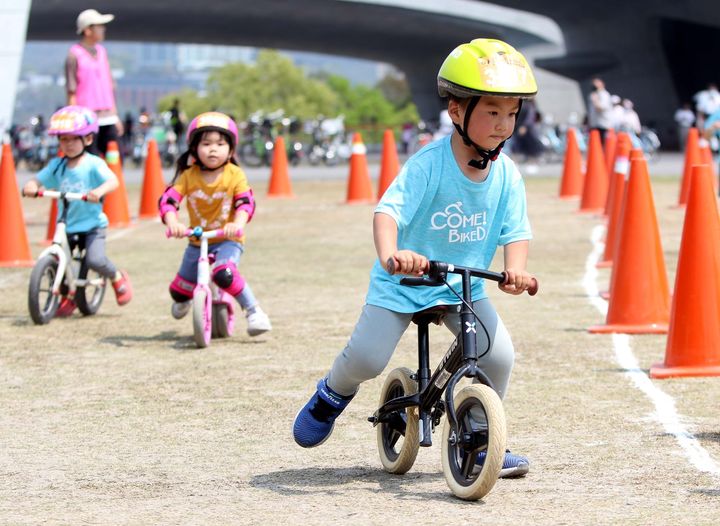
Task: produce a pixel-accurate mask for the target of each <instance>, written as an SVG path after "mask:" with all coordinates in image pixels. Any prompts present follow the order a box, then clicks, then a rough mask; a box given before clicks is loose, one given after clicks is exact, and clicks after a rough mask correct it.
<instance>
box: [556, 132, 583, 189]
mask: <svg viewBox="0 0 720 526" xmlns="http://www.w3.org/2000/svg"><path fill="white" fill-rule="evenodd" d="M582 186H583V176H582V156H581V155H580V148H579V147H578V143H577V137H575V129H574V128H569V129H568V131H567V136H566V147H565V163H564V166H563V174H562V180H561V181H560V195H559V196H558V197H559V198H560V199H574V198H576V197H580V195H581V194H582Z"/></svg>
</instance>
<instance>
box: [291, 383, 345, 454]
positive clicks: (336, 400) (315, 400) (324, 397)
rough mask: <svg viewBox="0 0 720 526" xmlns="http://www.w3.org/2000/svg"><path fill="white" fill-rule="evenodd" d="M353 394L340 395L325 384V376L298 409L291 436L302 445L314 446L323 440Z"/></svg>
mask: <svg viewBox="0 0 720 526" xmlns="http://www.w3.org/2000/svg"><path fill="white" fill-rule="evenodd" d="M353 396H355V395H352V396H342V395H339V394H337V393H336V392H334V391H333V390H332V389H330V388H329V387H328V386H327V382H326V381H325V378H323V379H322V380H320V381H319V382H318V384H317V391H315V394H314V395H312V398H310V400H309V401H308V403H307V404H305V406H304V407H303V408H302V409H301V410H300V412H299V413H298V414H297V416H296V417H295V423H294V424H293V437H294V438H295V442H297V443H298V445H299V446H302V447H315V446H319V445H320V444H322V443H323V442H325V441H326V440H327V439H328V438H329V437H330V434H331V433H332V431H333V427H334V426H335V419H336V418H337V417H338V416H340V413H342V412H343V409H345V408H346V407H347V405H348V404H349V403H350V400H352V399H353Z"/></svg>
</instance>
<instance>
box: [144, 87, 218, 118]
mask: <svg viewBox="0 0 720 526" xmlns="http://www.w3.org/2000/svg"><path fill="white" fill-rule="evenodd" d="M175 99H179V100H180V108H181V110H182V111H183V113H185V115H186V116H187V120H188V122H189V121H190V119H192V118H193V117H194V116H195V115H197V114H198V113H202V112H204V111H208V110H210V109H212V108H211V107H210V106H209V105H208V100H207V98H206V97H201V96H200V95H199V94H198V93H197V91H195V90H191V89H189V88H185V89H183V90H181V91H179V92H176V93H170V94H169V95H166V96H164V97H163V98H161V99H160V100H159V101H158V104H157V111H158V112H161V113H162V112H164V111H168V110H169V109H170V107H171V106H172V104H173V101H174V100H175Z"/></svg>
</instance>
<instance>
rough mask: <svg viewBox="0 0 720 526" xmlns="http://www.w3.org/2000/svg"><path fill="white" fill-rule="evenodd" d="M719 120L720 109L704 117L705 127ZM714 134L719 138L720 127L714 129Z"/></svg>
mask: <svg viewBox="0 0 720 526" xmlns="http://www.w3.org/2000/svg"><path fill="white" fill-rule="evenodd" d="M717 121H720V110H718V111H716V112H715V113H713V114H712V115H710V116H709V117H708V118H707V119H705V128H706V129H707V128H710V126H712V125H713V123H715V122H717ZM715 136H716V137H718V138H719V139H720V129H717V130H715Z"/></svg>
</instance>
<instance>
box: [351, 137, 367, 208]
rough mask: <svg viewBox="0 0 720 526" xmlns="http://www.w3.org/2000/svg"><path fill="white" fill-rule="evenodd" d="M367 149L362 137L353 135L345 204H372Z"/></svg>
mask: <svg viewBox="0 0 720 526" xmlns="http://www.w3.org/2000/svg"><path fill="white" fill-rule="evenodd" d="M366 152H367V149H366V148H365V145H364V144H363V141H362V136H361V135H360V134H359V133H355V135H354V136H353V144H352V155H351V156H350V176H349V177H348V187H347V198H346V200H345V202H346V203H347V204H360V203H372V202H373V195H372V183H371V182H370V174H369V172H368V166H367V158H366V157H365V153H366Z"/></svg>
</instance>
